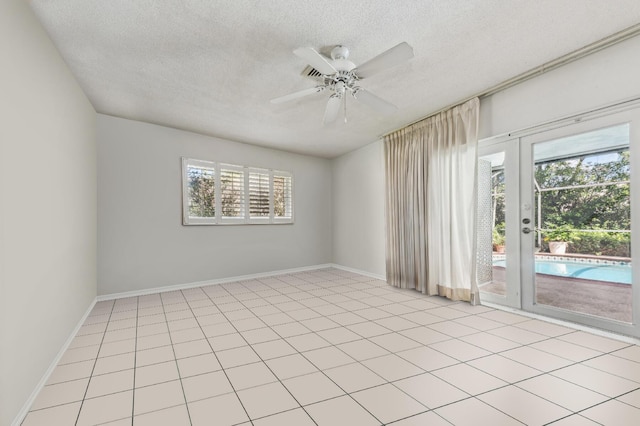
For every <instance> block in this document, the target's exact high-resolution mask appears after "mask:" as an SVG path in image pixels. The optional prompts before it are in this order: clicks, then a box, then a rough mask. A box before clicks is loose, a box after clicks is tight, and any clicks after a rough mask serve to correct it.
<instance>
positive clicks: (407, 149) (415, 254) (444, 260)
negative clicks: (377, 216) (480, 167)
mask: <svg viewBox="0 0 640 426" xmlns="http://www.w3.org/2000/svg"><path fill="white" fill-rule="evenodd" d="M479 103H480V102H479V100H478V98H475V99H472V100H470V101H468V102H465V103H464V104H462V105H459V106H457V107H455V108H452V109H451V110H448V111H444V112H442V113H439V114H437V115H435V116H432V117H429V118H427V119H425V120H422V121H420V122H418V123H416V124H413V125H411V126H409V127H406V128H404V129H402V130H399V131H397V132H394V133H392V134H390V135H388V136H386V137H385V143H384V147H385V172H386V269H387V282H388V283H389V284H391V285H393V286H396V287H400V288H412V289H416V290H418V291H421V292H423V293H425V294H429V295H436V294H437V295H440V296H444V297H447V298H450V299H452V300H465V301H470V302H471V303H474V304H475V303H478V301H479V298H478V286H477V280H476V204H477V195H476V192H477V176H476V174H477V173H476V167H477V147H478V116H479Z"/></svg>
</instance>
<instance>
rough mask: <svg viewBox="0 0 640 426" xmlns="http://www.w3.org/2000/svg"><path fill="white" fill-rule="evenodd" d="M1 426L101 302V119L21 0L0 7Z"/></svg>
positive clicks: (3, 2) (27, 396)
mask: <svg viewBox="0 0 640 426" xmlns="http://www.w3.org/2000/svg"><path fill="white" fill-rule="evenodd" d="M0 62H1V65H0V118H1V120H0V121H1V122H2V125H0V175H1V178H0V424H2V425H8V424H10V423H11V422H12V421H13V420H14V419H15V418H16V416H17V415H18V413H19V412H20V409H21V408H22V406H23V404H25V402H26V401H27V400H28V398H29V396H30V394H31V393H32V391H33V390H34V389H35V387H36V385H37V383H38V382H39V381H40V379H41V378H42V376H43V374H44V373H45V371H46V370H47V368H48V367H49V365H50V363H51V362H52V360H53V359H54V358H55V356H56V354H57V353H58V351H59V350H60V349H61V348H62V346H63V344H64V343H65V341H66V340H67V338H68V337H69V335H70V334H71V332H72V331H73V329H74V328H75V326H76V325H77V323H78V321H79V320H80V319H81V318H82V316H83V314H84V313H85V311H86V310H87V308H88V307H89V306H90V305H91V303H92V302H93V300H94V298H95V296H96V148H95V136H94V135H95V111H94V110H93V108H92V106H91V104H90V103H89V102H88V100H87V98H86V97H85V95H84V94H83V92H82V91H81V90H80V88H79V86H78V84H77V83H76V81H75V79H74V77H73V76H72V75H71V73H70V72H69V70H68V68H67V66H66V64H65V63H64V62H63V60H62V59H61V57H60V55H59V54H58V51H57V50H56V49H55V47H54V46H53V44H52V43H51V41H50V40H49V38H48V36H47V35H46V33H45V32H44V30H43V29H42V27H41V26H40V24H39V23H38V21H37V20H36V18H35V16H34V15H33V14H32V12H31V10H30V9H29V7H28V5H27V3H26V2H24V1H22V0H3V1H2V2H0Z"/></svg>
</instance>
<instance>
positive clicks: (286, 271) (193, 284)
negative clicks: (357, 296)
mask: <svg viewBox="0 0 640 426" xmlns="http://www.w3.org/2000/svg"><path fill="white" fill-rule="evenodd" d="M324 268H338V266H337V265H334V264H332V263H325V264H321V265H312V266H303V267H300V268H291V269H281V270H279V271H269V272H260V273H257V274H249V275H238V276H235V277H227V278H219V279H215V280H206V281H195V282H190V283H184V284H174V285H168V286H164V287H153V288H145V289H143V290H133V291H125V292H122V293H111V294H104V295H101V296H98V298H97V300H98V302H102V301H103V300H114V299H122V298H125V297H135V296H145V295H147V294H156V293H165V292H167V291H176V290H187V289H190V288H195V287H203V286H207V285H216V284H225V283H231V282H234V281H245V280H254V279H257V278H267V277H273V276H275V275H283V274H293V273H296V272H306V271H315V270H317V269H324Z"/></svg>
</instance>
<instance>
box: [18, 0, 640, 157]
mask: <svg viewBox="0 0 640 426" xmlns="http://www.w3.org/2000/svg"><path fill="white" fill-rule="evenodd" d="M30 4H31V6H32V8H33V10H34V12H35V13H36V15H37V16H38V17H39V19H40V21H41V22H42V24H43V26H44V27H45V28H46V30H47V31H48V32H49V34H50V36H51V38H52V40H53V41H54V43H55V44H56V46H57V47H58V49H59V50H60V53H61V54H62V56H63V57H64V59H65V60H66V62H67V63H68V64H69V67H70V68H71V70H72V72H73V73H74V74H75V76H76V77H77V79H78V81H79V83H80V85H81V86H82V88H83V89H84V91H85V92H86V93H87V95H88V97H89V99H90V100H91V102H92V104H93V106H94V107H95V109H96V110H97V111H98V112H100V113H104V114H110V115H114V116H118V117H125V118H130V119H134V120H140V121H145V122H150V123H157V124H162V125H166V126H171V127H175V128H180V129H186V130H191V131H194V132H198V133H203V134H207V135H212V136H218V137H222V138H226V139H230V140H235V141H240V142H247V143H251V144H255V145H262V146H268V147H272V148H277V149H283V150H287V151H292V152H299V153H306V154H312V155H319V156H324V157H335V156H337V155H340V154H343V153H345V152H348V151H351V150H353V149H356V148H358V147H361V146H363V145H365V144H367V143H370V142H373V141H375V140H376V139H378V138H379V137H380V136H381V135H382V134H384V133H385V132H388V131H391V130H394V129H396V128H399V127H402V126H403V125H405V124H408V123H410V122H412V121H414V120H416V119H418V118H420V117H423V116H425V115H427V114H429V113H430V112H433V111H436V110H438V109H439V108H442V107H445V106H447V105H450V104H452V103H454V102H457V101H459V100H461V99H464V98H465V97H468V96H471V95H473V94H475V93H478V92H480V91H482V90H484V89H487V88H489V87H491V86H493V85H495V84H497V83H500V82H502V81H504V80H507V79H508V78H510V77H513V76H515V75H517V74H519V73H521V72H524V71H527V70H529V69H531V68H533V67H535V66H538V65H541V64H543V63H545V62H547V61H550V60H552V59H555V58H557V57H559V56H562V55H563V54H566V53H568V52H571V51H573V50H576V49H578V48H580V47H583V46H585V45H587V44H589V43H592V42H594V41H597V40H599V39H602V38H604V37H606V36H608V35H610V34H612V33H615V32H617V31H620V30H622V29H624V28H627V27H630V26H632V25H634V24H636V23H637V22H640V2H639V1H638V0H589V1H585V0H563V1H558V0H536V1H531V0H403V1H395V2H394V1H389V0H384V1H380V0H352V1H338V0H323V1H314V2H311V1H307V0H298V1H294V0H290V1H287V0H263V1H260V0H253V1H248V0H235V1H233V0H226V1H222V0H31V1H30ZM402 41H406V42H407V43H409V44H410V45H411V46H412V47H413V49H414V53H415V57H414V58H413V59H412V60H411V61H409V62H408V63H405V64H402V65H399V66H397V67H394V68H391V69H388V70H386V71H384V72H381V73H379V74H377V75H375V76H372V77H370V78H368V79H365V80H363V81H362V82H361V86H363V87H364V88H366V89H368V90H370V91H371V92H373V93H375V94H376V95H378V96H380V97H382V98H384V99H386V100H388V101H390V102H392V103H394V104H395V105H397V106H398V108H399V109H398V111H397V112H396V113H395V114H393V115H390V116H380V115H379V114H377V113H376V112H374V111H371V110H369V109H368V108H367V106H365V105H362V104H359V103H355V102H351V103H349V104H348V105H347V106H348V119H349V121H348V123H347V124H344V123H342V122H341V121H338V122H336V123H334V124H332V125H329V126H323V125H322V116H323V113H324V106H325V104H326V101H327V97H328V94H327V93H326V92H324V93H320V94H317V95H312V96H310V97H306V98H303V99H299V100H295V101H292V102H290V103H286V104H280V105H274V104H271V103H270V102H269V100H270V99H272V98H275V97H279V96H282V95H285V94H288V93H290V92H294V91H298V90H302V89H305V88H308V87H313V86H314V85H315V82H314V81H313V80H311V79H310V78H308V77H303V76H302V75H301V72H302V70H303V69H304V68H305V66H306V65H307V64H305V63H304V61H303V60H301V59H300V58H298V57H296V56H295V55H294V54H293V53H292V51H293V50H294V49H296V48H298V47H313V48H315V49H317V50H320V51H322V52H326V53H328V49H330V48H331V47H332V46H334V45H337V44H342V45H345V46H347V47H349V49H350V51H351V56H350V58H349V59H350V60H352V61H353V62H355V63H356V64H362V63H363V62H365V61H367V60H368V59H370V58H372V57H374V56H375V55H377V54H379V53H380V52H382V51H384V50H386V49H388V48H390V47H392V46H394V45H396V44H398V43H400V42H402Z"/></svg>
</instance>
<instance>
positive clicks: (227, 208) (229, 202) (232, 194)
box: [220, 165, 245, 219]
mask: <svg viewBox="0 0 640 426" xmlns="http://www.w3.org/2000/svg"><path fill="white" fill-rule="evenodd" d="M244 173H245V172H244V170H243V169H242V168H239V167H233V166H229V165H220V204H221V210H222V219H244V216H245V206H244V200H245V198H244V192H245V191H244Z"/></svg>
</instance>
